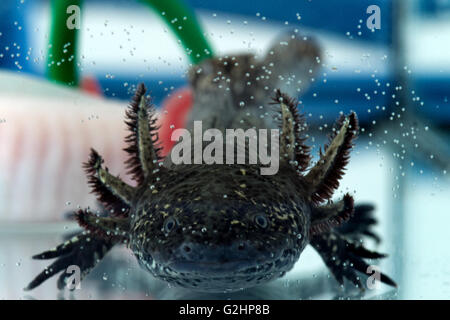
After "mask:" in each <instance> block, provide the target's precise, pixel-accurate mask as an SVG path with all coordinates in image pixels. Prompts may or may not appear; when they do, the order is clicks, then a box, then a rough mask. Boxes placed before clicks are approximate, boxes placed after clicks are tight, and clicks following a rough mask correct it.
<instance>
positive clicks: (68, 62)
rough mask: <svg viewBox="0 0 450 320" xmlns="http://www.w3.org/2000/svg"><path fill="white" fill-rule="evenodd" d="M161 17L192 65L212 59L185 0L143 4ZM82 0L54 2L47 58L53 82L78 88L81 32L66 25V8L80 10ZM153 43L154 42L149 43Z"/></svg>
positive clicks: (206, 42) (209, 49)
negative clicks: (178, 40) (79, 39)
mask: <svg viewBox="0 0 450 320" xmlns="http://www.w3.org/2000/svg"><path fill="white" fill-rule="evenodd" d="M140 1H141V2H144V3H146V4H148V5H150V6H151V7H152V8H154V9H155V10H156V12H158V13H159V15H160V16H161V17H162V18H163V20H164V21H165V22H166V23H167V24H168V25H169V26H170V28H171V29H172V30H173V32H174V33H175V34H176V36H177V37H178V38H179V39H180V41H181V44H182V45H183V47H184V49H185V50H186V54H187V55H188V57H189V59H190V61H191V62H192V63H194V64H197V63H199V62H200V61H202V60H203V59H205V58H208V57H211V56H213V52H212V49H211V46H210V45H209V43H208V41H207V40H206V38H205V36H204V35H203V32H202V29H201V27H200V25H199V24H198V22H197V19H196V17H195V15H194V13H193V12H192V11H191V10H189V8H188V7H187V6H186V5H185V4H184V3H183V2H182V0H140ZM82 2H83V1H82V0H52V1H51V16H52V21H51V31H50V41H49V48H48V55H47V76H48V78H49V79H50V80H52V81H56V82H60V83H64V84H67V85H69V86H78V72H77V53H78V50H77V49H78V45H77V40H78V30H77V29H72V30H71V29H69V28H68V27H67V25H66V23H67V19H68V18H69V17H70V13H67V8H68V7H69V6H71V5H76V6H78V7H80V8H81V4H82ZM149 41H151V39H149Z"/></svg>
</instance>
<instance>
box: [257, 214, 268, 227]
mask: <svg viewBox="0 0 450 320" xmlns="http://www.w3.org/2000/svg"><path fill="white" fill-rule="evenodd" d="M253 221H255V223H256V225H257V226H258V227H260V228H263V229H266V228H267V227H268V226H269V220H268V219H267V216H266V215H265V214H256V215H255V216H254V218H253Z"/></svg>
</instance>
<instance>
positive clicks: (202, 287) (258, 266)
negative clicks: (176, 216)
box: [139, 243, 300, 292]
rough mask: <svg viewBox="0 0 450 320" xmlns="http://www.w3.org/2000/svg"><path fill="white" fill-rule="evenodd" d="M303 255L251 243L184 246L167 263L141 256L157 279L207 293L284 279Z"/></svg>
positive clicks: (294, 250) (157, 258) (293, 251)
mask: <svg viewBox="0 0 450 320" xmlns="http://www.w3.org/2000/svg"><path fill="white" fill-rule="evenodd" d="M299 256H300V251H299V250H296V249H292V248H289V249H288V248H286V249H284V250H281V251H278V252H277V253H269V252H263V251H260V250H256V249H254V248H252V247H251V246H250V244H248V243H238V244H232V245H228V246H205V245H199V244H194V243H183V244H182V245H181V246H180V247H179V249H178V250H176V252H172V256H171V258H170V259H169V260H168V261H164V262H163V261H161V260H160V258H161V257H160V255H159V254H157V253H155V254H153V256H150V255H147V256H146V257H143V256H141V257H140V259H139V260H140V262H141V264H143V265H144V267H146V268H147V269H148V270H149V271H150V272H151V273H152V274H153V275H154V276H156V277H157V278H160V279H162V280H164V281H167V282H169V283H171V284H173V285H177V286H181V287H185V288H189V289H192V290H196V291H204V292H205V291H206V292H231V291H238V290H241V289H245V288H248V287H253V286H255V285H259V284H263V283H265V282H268V281H271V280H273V279H275V278H278V277H282V276H283V275H284V274H285V273H286V272H287V271H289V270H290V269H291V268H292V267H293V265H294V264H295V262H296V261H297V260H298V258H299Z"/></svg>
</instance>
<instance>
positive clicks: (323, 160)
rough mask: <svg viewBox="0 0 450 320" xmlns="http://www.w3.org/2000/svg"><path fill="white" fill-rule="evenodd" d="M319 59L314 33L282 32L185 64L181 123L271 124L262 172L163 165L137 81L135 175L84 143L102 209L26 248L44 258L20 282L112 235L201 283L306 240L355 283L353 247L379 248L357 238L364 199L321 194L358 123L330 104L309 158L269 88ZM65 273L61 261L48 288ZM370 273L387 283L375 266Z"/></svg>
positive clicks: (328, 190) (290, 110)
mask: <svg viewBox="0 0 450 320" xmlns="http://www.w3.org/2000/svg"><path fill="white" fill-rule="evenodd" d="M319 64H320V51H319V49H318V46H317V45H316V43H315V42H314V41H313V40H311V39H309V38H301V39H299V38H298V37H296V36H295V35H293V36H289V37H287V38H286V39H281V41H279V42H277V43H276V44H275V45H274V46H273V47H272V48H271V49H269V51H268V53H267V55H266V56H265V57H262V58H258V57H256V56H253V55H250V54H242V55H236V56H225V57H221V58H215V59H209V60H205V61H204V62H202V63H201V64H200V65H197V66H194V67H192V68H191V71H190V83H191V86H192V88H193V92H194V106H193V111H192V113H191V116H190V123H192V121H193V120H201V121H202V122H203V123H202V124H203V129H207V128H218V129H219V130H224V129H225V128H243V129H246V128H279V129H280V137H279V154H280V158H279V170H278V172H277V173H276V174H274V175H262V174H261V172H260V168H261V165H260V164H256V165H255V164H179V165H175V164H173V163H170V156H169V157H167V159H168V160H167V161H164V160H163V159H162V158H161V156H160V153H161V148H160V145H159V144H158V136H157V127H156V118H155V115H154V109H153V107H152V106H151V104H150V101H149V98H148V96H146V95H145V93H146V90H145V87H144V86H143V85H139V86H138V88H137V89H136V93H135V96H134V98H133V100H132V102H131V104H130V106H129V108H128V110H127V112H126V117H127V120H126V123H127V125H128V127H129V130H130V134H129V136H128V137H127V138H126V142H127V144H128V147H127V148H126V149H125V151H126V152H127V153H128V154H129V160H128V162H127V165H128V168H129V173H130V174H131V175H132V177H133V179H134V181H136V186H131V185H128V184H126V183H125V182H123V181H122V180H121V179H120V178H119V177H116V176H114V175H112V174H111V173H110V172H109V171H108V169H107V168H106V167H104V166H103V164H102V163H103V160H102V158H101V156H100V155H99V154H98V153H97V152H96V151H94V150H92V153H91V156H90V159H89V161H88V162H87V163H85V169H86V171H87V175H88V179H89V184H90V186H91V187H92V190H93V192H94V193H95V194H96V195H97V197H98V200H99V202H100V203H102V204H103V205H104V206H105V208H106V211H105V212H107V214H106V215H105V214H103V215H97V214H95V213H93V212H91V211H90V210H89V209H86V210H80V211H78V212H77V213H76V219H77V220H78V222H79V224H80V226H82V227H83V228H84V231H83V232H81V233H79V234H77V235H76V236H74V237H73V238H71V239H69V240H67V241H66V242H64V243H62V244H61V245H59V246H57V247H56V248H54V249H52V250H49V251H46V252H43V253H41V254H38V255H36V256H34V257H33V258H34V259H52V258H56V261H55V262H54V263H53V264H52V265H50V266H49V267H47V268H46V269H45V270H44V271H43V272H42V273H41V274H39V275H38V276H37V277H36V278H35V279H34V280H33V281H32V282H31V283H30V284H29V285H28V287H27V288H26V289H28V290H30V289H33V288H35V287H37V286H38V285H40V284H41V283H42V282H43V281H45V280H47V279H49V278H50V277H52V276H53V275H55V274H57V273H59V272H61V271H64V270H65V269H66V268H67V267H68V266H70V265H78V266H79V267H80V269H81V271H82V277H84V276H85V275H86V274H87V273H89V271H90V270H92V268H94V267H95V265H96V264H97V263H98V262H99V261H100V260H101V259H102V258H103V257H104V255H105V254H106V253H107V252H108V251H109V250H110V249H111V248H112V247H113V246H115V245H118V244H125V245H126V246H127V247H128V248H130V249H131V250H132V251H133V253H134V255H135V256H136V258H137V259H138V261H139V263H140V264H141V265H142V266H143V267H144V268H146V269H148V270H149V271H150V272H151V273H152V274H153V275H154V276H155V277H157V278H159V279H162V280H164V281H167V282H168V283H170V284H173V285H178V286H182V287H186V288H190V289H192V290H199V291H210V292H225V291H234V290H240V289H242V288H248V287H253V286H256V285H259V284H263V283H266V282H268V281H270V280H272V279H275V278H278V277H281V276H283V275H284V274H285V273H286V272H288V271H289V270H290V269H291V268H292V267H293V266H294V264H295V263H296V262H297V260H298V259H299V257H300V254H301V252H302V251H303V249H304V248H305V247H306V245H308V244H310V245H312V246H313V247H314V248H315V249H316V250H317V252H318V253H319V254H320V255H321V257H322V258H323V260H324V262H325V263H326V265H327V266H328V267H329V269H330V270H331V272H332V274H333V275H334V276H335V278H336V279H337V281H338V282H339V283H341V284H343V282H344V279H348V280H349V281H351V282H352V283H354V284H355V285H356V286H358V287H359V288H361V289H362V288H363V285H362V283H361V280H360V276H359V275H358V273H360V274H362V275H364V274H366V271H367V268H368V266H369V265H368V264H367V262H366V261H364V259H377V258H381V257H384V255H383V254H380V253H377V252H373V251H369V250H368V249H366V248H365V247H364V246H363V245H362V243H361V242H360V241H359V240H360V239H361V236H362V235H367V236H371V237H373V238H375V239H376V235H375V234H373V233H372V232H371V231H370V227H371V225H372V224H373V223H374V222H375V220H374V219H373V218H372V217H371V211H372V209H373V208H372V207H371V206H367V205H365V206H354V201H353V197H352V196H351V195H349V194H346V195H344V196H343V198H342V199H341V200H339V201H335V202H332V201H331V197H332V196H333V193H334V192H335V190H336V189H337V188H338V186H339V180H340V179H341V178H342V176H343V172H344V169H345V166H346V165H347V163H348V161H349V153H350V150H351V149H352V146H353V141H354V138H355V137H356V135H357V132H358V121H357V117H356V114H355V113H350V114H349V115H348V116H341V118H340V119H339V120H338V121H337V123H336V126H335V127H334V129H333V131H332V133H331V136H330V141H329V144H328V145H327V146H325V148H324V150H323V151H321V153H320V159H319V160H318V161H317V163H315V164H314V165H311V156H310V153H309V151H310V148H309V147H308V146H307V145H306V144H305V142H306V139H307V137H308V136H307V135H306V133H305V121H304V117H303V116H301V115H300V114H299V112H298V110H297V103H296V101H295V100H293V99H291V98H289V96H288V95H287V94H285V93H281V91H280V90H276V89H277V88H282V89H283V91H284V92H289V93H290V94H291V95H292V94H297V93H298V92H297V91H298V89H300V91H301V90H304V89H305V87H306V85H307V84H308V82H309V81H310V80H311V76H312V75H313V74H314V72H315V70H316V69H317V66H318V65H319ZM269 97H272V99H273V100H269ZM269 102H271V104H272V105H271V106H270V107H268V106H267V105H268V103H269ZM274 115H278V116H275V120H274V118H273V116H274ZM189 127H192V126H191V125H188V128H189ZM70 276H71V274H68V273H66V272H62V274H61V275H60V277H59V280H58V287H59V288H60V289H62V288H64V287H65V285H66V282H67V280H68V279H69V277H70ZM380 280H381V281H382V282H384V283H386V284H389V285H393V286H395V283H394V282H393V281H392V280H391V279H390V278H389V277H387V276H386V275H384V274H381V275H380Z"/></svg>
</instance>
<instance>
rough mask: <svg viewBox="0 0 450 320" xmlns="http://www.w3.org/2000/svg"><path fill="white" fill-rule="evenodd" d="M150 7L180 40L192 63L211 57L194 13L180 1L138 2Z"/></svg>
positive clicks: (143, 0) (155, 0)
mask: <svg viewBox="0 0 450 320" xmlns="http://www.w3.org/2000/svg"><path fill="white" fill-rule="evenodd" d="M140 1H141V2H144V3H146V4H148V5H150V6H152V7H153V8H154V9H155V10H156V12H158V13H159V14H160V16H161V17H162V18H163V19H164V20H165V22H166V23H167V25H169V26H170V28H171V29H172V31H173V32H174V33H175V34H176V36H177V37H178V38H179V39H180V41H181V43H182V45H183V47H184V49H185V50H186V54H187V55H188V56H189V59H190V60H191V62H192V63H194V64H197V63H199V62H200V61H202V60H203V59H206V58H209V57H212V56H213V52H212V49H211V46H210V45H209V43H208V41H207V40H206V38H205V36H204V35H203V32H202V29H201V27H200V25H199V23H198V22H197V19H196V18H195V15H194V13H193V12H192V11H191V10H189V8H188V7H187V6H186V5H185V4H184V3H183V2H182V1H181V0H140Z"/></svg>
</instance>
